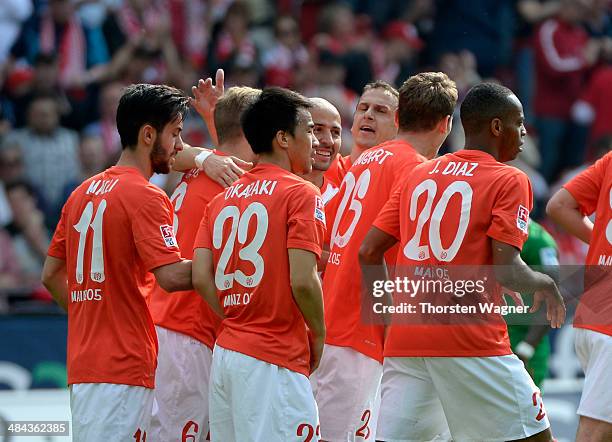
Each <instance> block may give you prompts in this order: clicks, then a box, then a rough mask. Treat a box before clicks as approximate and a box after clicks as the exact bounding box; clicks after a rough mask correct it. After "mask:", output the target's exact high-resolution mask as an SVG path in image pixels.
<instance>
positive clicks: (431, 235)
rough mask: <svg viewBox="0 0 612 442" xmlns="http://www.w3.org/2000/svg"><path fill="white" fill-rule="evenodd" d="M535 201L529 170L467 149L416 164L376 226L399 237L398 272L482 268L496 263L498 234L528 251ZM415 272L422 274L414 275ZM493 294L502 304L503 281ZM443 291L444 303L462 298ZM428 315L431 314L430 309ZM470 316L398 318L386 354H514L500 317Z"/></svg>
mask: <svg viewBox="0 0 612 442" xmlns="http://www.w3.org/2000/svg"><path fill="white" fill-rule="evenodd" d="M531 207H532V192H531V185H530V183H529V179H528V178H527V175H525V174H524V173H523V172H521V171H520V170H518V169H516V168H514V167H512V166H508V165H505V164H502V163H500V162H498V161H497V160H496V159H495V158H494V157H493V156H491V155H489V154H488V153H485V152H481V151H478V150H462V151H459V152H456V153H452V154H447V155H444V156H442V157H440V158H438V159H435V160H432V161H428V162H426V163H424V164H422V165H420V166H418V167H416V168H415V169H414V171H413V172H412V174H411V175H410V178H409V179H408V180H406V182H405V183H404V184H403V185H402V187H401V189H399V190H398V191H397V192H395V193H394V194H393V196H392V197H391V198H390V199H389V202H388V203H387V204H386V205H385V207H384V208H383V210H382V211H381V212H380V215H379V216H378V218H377V219H376V221H375V222H374V226H375V227H377V228H379V229H380V230H382V231H384V232H386V233H388V234H389V235H392V236H394V237H396V238H397V239H398V240H399V241H400V253H398V259H397V270H398V271H400V270H401V269H402V266H411V267H410V269H419V267H412V266H447V265H456V266H465V267H467V266H472V267H473V268H474V269H478V266H488V265H492V264H493V254H492V250H491V240H492V239H495V240H497V241H500V242H504V243H506V244H510V245H512V246H514V247H516V248H517V249H519V250H520V249H522V246H523V243H524V242H525V241H526V240H527V232H528V222H529V211H530V210H531ZM403 268H404V269H406V267H403ZM409 271H412V270H409ZM451 271H452V269H451ZM414 273H416V272H414ZM413 277H414V278H415V279H417V278H416V275H415V276H413ZM488 295H489V297H490V298H491V300H492V302H494V303H495V304H496V305H499V304H502V295H501V288H500V287H499V286H497V285H495V286H494V287H493V288H492V292H491V293H488ZM420 296H421V298H419V299H425V300H428V299H429V298H431V296H429V294H427V293H425V294H424V296H423V295H422V294H421V295H420ZM443 296H446V298H444V301H446V300H448V299H450V300H451V301H452V302H454V299H458V298H454V296H455V293H450V294H448V295H443ZM451 297H453V298H451ZM436 301H437V300H434V299H432V300H431V302H436ZM437 303H438V302H436V304H437ZM419 307H420V305H419ZM417 313H418V312H417ZM459 315H461V314H460V313H459V314H458V317H459ZM422 317H423V318H425V319H427V318H428V316H427V314H423V315H422ZM466 318H468V320H467V321H462V322H463V323H462V324H461V325H448V324H436V325H420V324H419V325H397V323H394V324H392V325H391V326H390V327H389V330H388V335H387V340H386V341H385V357H388V356H391V357H398V356H399V357H426V356H449V357H460V356H501V355H506V354H510V353H511V350H510V342H509V340H508V332H507V328H506V324H505V322H504V321H503V319H502V317H501V315H499V314H495V313H491V314H487V315H486V316H485V318H486V321H484V322H482V321H481V323H479V324H475V323H474V321H470V319H469V318H470V317H469V316H466ZM453 319H454V318H453ZM465 322H469V323H468V324H465ZM455 324H456V322H455Z"/></svg>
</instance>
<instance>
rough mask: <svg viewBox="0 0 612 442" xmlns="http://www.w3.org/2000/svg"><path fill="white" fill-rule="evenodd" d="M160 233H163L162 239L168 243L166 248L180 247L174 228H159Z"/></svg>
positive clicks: (165, 225) (164, 226) (163, 226)
mask: <svg viewBox="0 0 612 442" xmlns="http://www.w3.org/2000/svg"><path fill="white" fill-rule="evenodd" d="M159 231H160V232H161V235H162V238H163V239H164V242H165V243H166V247H178V244H177V243H176V238H175V237H174V229H173V228H172V226H169V225H168V224H164V225H162V226H159Z"/></svg>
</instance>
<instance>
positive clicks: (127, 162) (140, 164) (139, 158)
mask: <svg viewBox="0 0 612 442" xmlns="http://www.w3.org/2000/svg"><path fill="white" fill-rule="evenodd" d="M117 166H121V167H133V168H135V169H138V171H139V172H140V173H142V175H143V176H144V177H145V178H146V179H147V180H148V179H149V178H151V176H152V175H153V167H152V166H151V160H150V158H149V156H148V155H146V156H143V155H140V154H139V153H138V150H137V149H134V150H132V149H130V148H127V147H126V148H125V149H123V151H122V152H121V156H120V157H119V161H117Z"/></svg>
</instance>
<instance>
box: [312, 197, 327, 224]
mask: <svg viewBox="0 0 612 442" xmlns="http://www.w3.org/2000/svg"><path fill="white" fill-rule="evenodd" d="M324 207H325V204H323V199H322V198H321V197H320V196H319V195H315V210H314V217H315V219H316V220H319V221H321V222H322V223H323V224H325V209H324Z"/></svg>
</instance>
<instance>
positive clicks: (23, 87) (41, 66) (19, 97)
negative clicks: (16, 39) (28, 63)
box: [11, 54, 73, 127]
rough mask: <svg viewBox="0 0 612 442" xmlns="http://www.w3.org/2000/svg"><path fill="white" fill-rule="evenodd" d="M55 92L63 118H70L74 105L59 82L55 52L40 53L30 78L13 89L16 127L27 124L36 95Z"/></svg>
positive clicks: (35, 59)
mask: <svg viewBox="0 0 612 442" xmlns="http://www.w3.org/2000/svg"><path fill="white" fill-rule="evenodd" d="M44 94H55V95H56V98H57V103H58V106H59V112H60V115H61V116H62V118H68V117H69V115H70V113H71V112H72V108H73V105H72V104H71V103H70V99H69V97H68V96H67V95H66V94H65V93H64V92H63V90H62V88H61V86H60V84H59V63H58V60H57V57H56V56H55V55H54V54H38V55H37V56H36V57H35V58H34V63H33V70H32V74H31V76H30V78H29V79H24V82H23V83H22V84H19V85H15V87H13V88H12V91H11V98H12V101H13V105H14V114H15V127H23V126H25V125H26V120H27V109H28V105H29V104H30V101H31V100H32V98H33V97H35V96H36V95H44Z"/></svg>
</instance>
